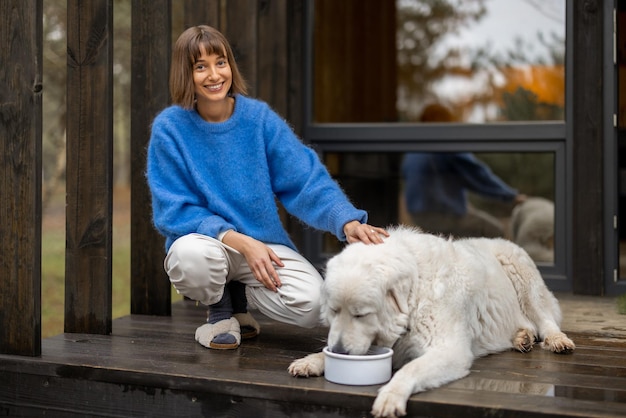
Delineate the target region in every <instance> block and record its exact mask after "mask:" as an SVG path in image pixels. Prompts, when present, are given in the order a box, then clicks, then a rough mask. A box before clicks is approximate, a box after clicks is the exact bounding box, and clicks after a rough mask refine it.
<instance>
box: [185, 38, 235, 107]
mask: <svg viewBox="0 0 626 418" xmlns="http://www.w3.org/2000/svg"><path fill="white" fill-rule="evenodd" d="M193 82H194V91H195V93H196V100H197V101H198V103H205V104H209V103H217V102H220V101H223V100H225V99H226V97H227V96H228V92H229V90H230V87H231V85H232V82H233V73H232V71H231V69H230V64H229V63H228V60H227V59H226V54H210V55H209V54H207V53H206V50H205V49H204V48H202V55H200V57H199V58H198V60H197V61H196V62H195V64H194V65H193Z"/></svg>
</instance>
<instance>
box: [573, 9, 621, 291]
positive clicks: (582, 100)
mask: <svg viewBox="0 0 626 418" xmlns="http://www.w3.org/2000/svg"><path fill="white" fill-rule="evenodd" d="M572 7H573V15H574V22H573V31H572V33H571V36H572V37H573V42H574V45H575V46H576V47H575V51H574V56H573V58H572V64H573V65H572V69H571V73H572V75H573V84H574V86H573V99H572V106H573V114H572V120H571V124H572V138H573V141H572V144H573V149H572V156H573V164H572V168H573V172H572V178H573V184H574V187H573V188H572V191H573V196H572V203H573V204H572V226H571V231H572V242H573V246H572V260H571V261H572V270H571V275H572V280H573V290H574V293H576V294H582V295H600V294H602V293H603V291H604V279H605V275H607V274H612V272H607V271H604V248H603V242H604V234H603V228H604V225H603V223H602V222H601V221H600V220H601V219H603V212H602V211H603V204H602V202H604V194H603V188H602V187H601V185H602V184H603V174H602V173H603V169H602V166H603V148H604V145H603V140H604V138H603V134H604V132H603V129H602V124H603V104H602V89H603V83H602V75H603V70H602V68H603V63H604V58H603V55H602V51H603V47H602V36H603V30H604V29H603V18H602V8H603V5H602V1H601V0H588V1H582V2H573V3H572ZM569 35H570V34H568V36H569Z"/></svg>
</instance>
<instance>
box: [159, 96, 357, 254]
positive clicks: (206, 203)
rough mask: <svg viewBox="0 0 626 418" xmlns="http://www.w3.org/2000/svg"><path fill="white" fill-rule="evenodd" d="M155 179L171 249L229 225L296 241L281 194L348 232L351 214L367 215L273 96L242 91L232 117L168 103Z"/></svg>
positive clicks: (309, 220) (268, 239) (304, 215)
mask: <svg viewBox="0 0 626 418" xmlns="http://www.w3.org/2000/svg"><path fill="white" fill-rule="evenodd" d="M147 179H148V184H149V186H150V190H151V192H152V210H153V219H154V224H155V226H156V228H157V229H158V230H159V232H160V233H161V234H163V235H164V236H165V238H166V243H165V245H166V249H169V247H170V246H171V245H172V243H173V242H174V241H175V240H176V239H177V238H179V237H181V236H183V235H187V234H190V233H194V232H196V233H200V234H203V235H207V236H210V237H214V238H215V237H217V236H218V235H219V234H220V233H221V232H223V231H226V230H229V229H232V230H235V231H238V232H240V233H242V234H245V235H248V236H250V237H253V238H255V239H257V240H260V241H262V242H265V243H273V244H283V245H286V246H289V247H291V248H293V249H295V246H294V244H293V242H292V241H291V239H290V238H289V235H288V234H287V232H286V231H285V229H284V227H283V224H282V223H281V220H280V218H279V212H278V206H277V203H276V199H278V200H279V201H280V202H281V203H282V204H283V206H284V208H285V209H286V210H287V211H288V212H289V213H291V214H292V215H294V216H295V217H297V218H299V219H300V220H301V221H302V222H304V223H305V224H308V225H309V226H311V227H314V228H316V229H320V230H324V231H329V232H331V233H333V234H334V235H336V236H337V237H338V238H339V239H340V240H345V238H346V237H345V235H344V233H343V226H344V225H345V224H346V223H347V222H349V221H352V220H358V221H360V222H366V221H367V213H366V212H364V211H362V210H358V209H356V208H355V207H354V206H353V205H352V204H351V203H350V201H349V200H348V198H347V197H346V196H345V194H344V193H343V191H342V190H341V189H340V187H339V186H338V185H337V183H336V182H335V181H334V180H333V179H332V178H331V177H330V175H329V173H328V171H327V170H326V168H325V167H324V165H323V164H322V163H321V161H320V160H319V157H318V156H317V154H316V153H315V152H314V151H313V150H312V149H310V148H308V147H307V146H305V145H304V144H303V143H302V142H301V141H300V139H299V138H298V137H297V136H296V135H295V134H294V133H293V131H292V129H291V128H290V127H289V126H288V125H287V123H286V122H285V121H284V120H283V119H282V118H280V117H279V116H278V115H277V114H276V113H275V112H274V111H273V110H272V109H270V107H269V106H268V105H267V104H266V103H263V102H261V101H259V100H255V99H252V98H249V97H245V96H241V95H237V96H236V98H235V109H234V112H233V114H232V116H231V117H230V118H229V119H228V120H226V121H224V122H219V123H209V122H206V121H205V120H204V119H202V118H201V117H200V115H199V114H198V113H197V112H196V111H195V110H186V109H183V108H181V107H179V106H171V107H168V108H167V109H165V110H164V111H162V112H161V113H160V114H159V115H158V116H157V117H156V118H155V120H154V122H153V124H152V136H151V139H150V145H149V147H148V164H147Z"/></svg>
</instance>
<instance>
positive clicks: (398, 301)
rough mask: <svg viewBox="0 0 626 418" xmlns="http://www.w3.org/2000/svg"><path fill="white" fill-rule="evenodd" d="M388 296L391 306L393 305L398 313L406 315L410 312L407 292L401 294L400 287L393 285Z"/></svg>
mask: <svg viewBox="0 0 626 418" xmlns="http://www.w3.org/2000/svg"><path fill="white" fill-rule="evenodd" d="M387 298H388V299H389V303H390V304H391V306H393V307H394V308H395V309H396V310H397V311H398V313H401V314H404V315H408V314H409V304H408V298H407V295H406V294H404V295H402V294H399V291H398V289H395V288H393V287H392V288H390V289H389V290H388V291H387Z"/></svg>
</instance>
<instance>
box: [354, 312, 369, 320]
mask: <svg viewBox="0 0 626 418" xmlns="http://www.w3.org/2000/svg"><path fill="white" fill-rule="evenodd" d="M367 315H369V314H368V313H364V314H356V315H353V316H354V317H355V318H356V319H361V318H365V317H366V316H367Z"/></svg>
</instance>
